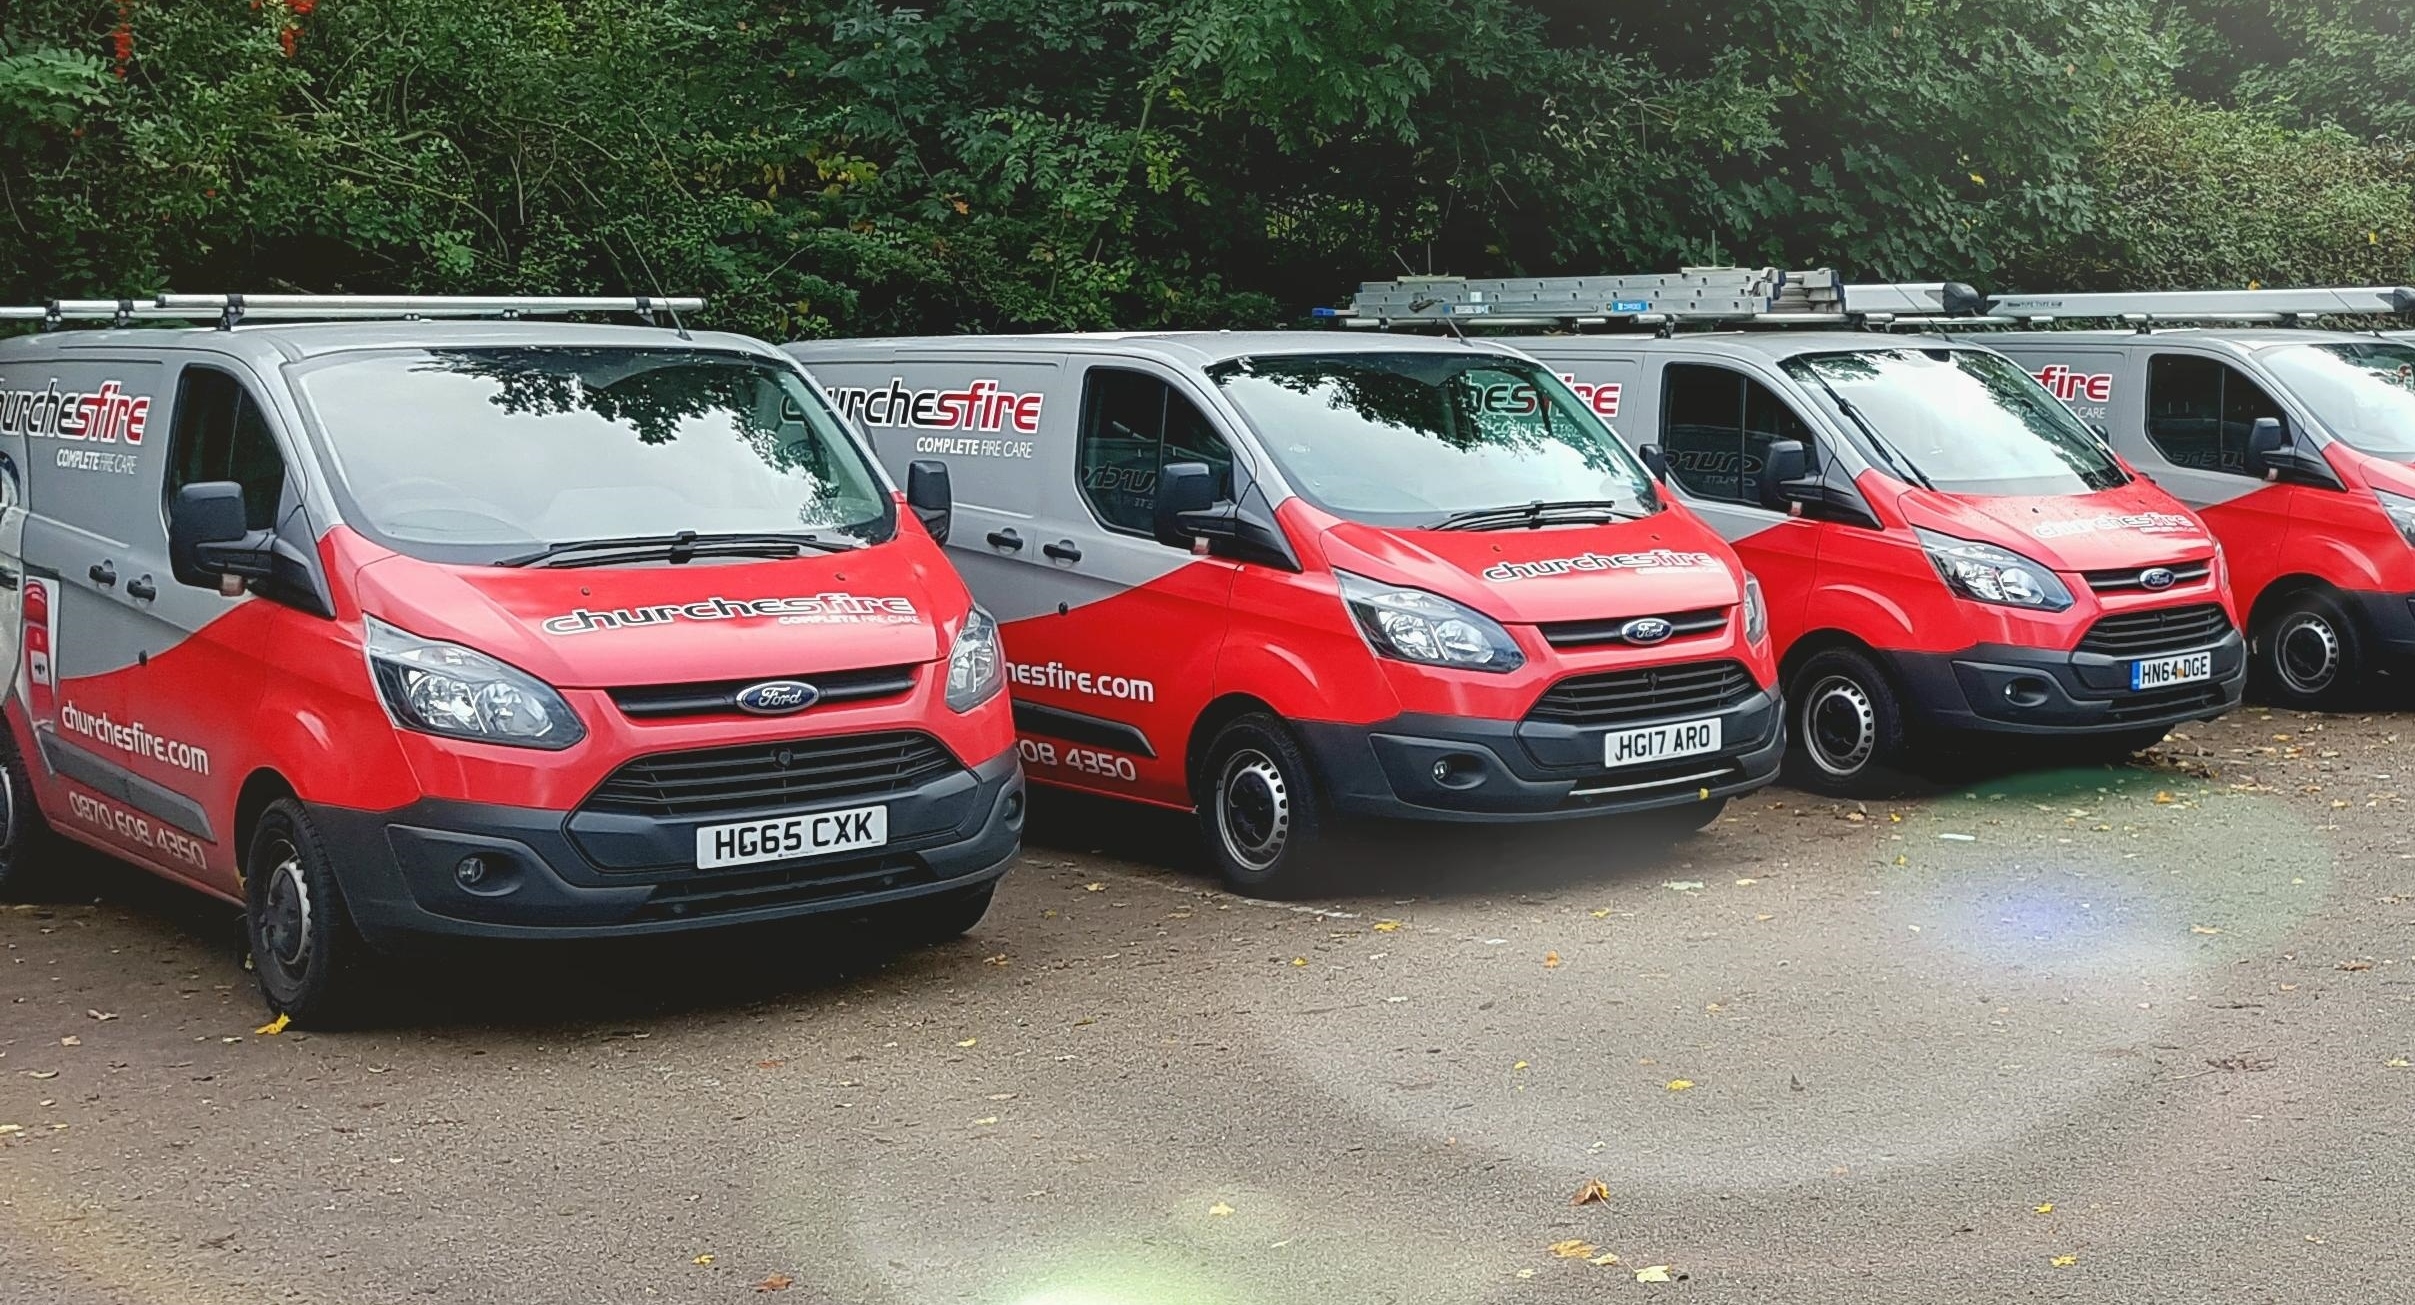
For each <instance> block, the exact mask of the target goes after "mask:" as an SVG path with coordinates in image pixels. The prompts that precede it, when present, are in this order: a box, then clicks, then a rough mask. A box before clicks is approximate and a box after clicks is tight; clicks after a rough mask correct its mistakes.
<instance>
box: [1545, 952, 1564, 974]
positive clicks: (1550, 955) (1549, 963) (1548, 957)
mask: <svg viewBox="0 0 2415 1305" xmlns="http://www.w3.org/2000/svg"><path fill="white" fill-rule="evenodd" d="M1543 968H1544V969H1546V970H1556V969H1558V968H1560V954H1559V953H1558V952H1545V953H1543Z"/></svg>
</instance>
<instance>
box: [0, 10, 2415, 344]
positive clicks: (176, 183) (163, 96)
mask: <svg viewBox="0 0 2415 1305" xmlns="http://www.w3.org/2000/svg"><path fill="white" fill-rule="evenodd" d="M2405 8H2406V6H2404V5H2402V4H2398V3H2395V2H2393V0H2364V2H2363V3H2356V2H2352V0H2271V2H2270V3H2264V2H2263V0H1730V2H1729V3H1720V4H1702V3H1683V2H1680V0H1633V2H1631V3H1626V4H1621V5H1617V6H1607V5H1602V4H1599V3H1593V2H1591V0H1103V2H1102V0H928V3H926V4H923V5H920V6H913V7H909V6H905V5H900V4H895V3H881V2H879V0H489V2H488V3H482V4H471V5H465V4H460V3H458V2H457V0H6V2H5V3H0V150H5V151H6V158H5V160H4V161H0V200H5V205H6V210H5V212H4V213H0V302H23V301H28V300H37V299H42V298H48V297H53V296H62V295H114V294H137V293H148V292H152V291H155V290H157V289H160V288H163V287H171V286H172V287H175V288H179V289H185V290H197V289H218V288H233V289H247V290H254V291H261V290H276V289H312V290H356V291H359V290H422V291H464V290H482V291H486V290H523V291H539V290H543V291H585V290H607V289H608V290H615V291H620V290H644V289H647V288H650V287H653V286H657V285H659V286H661V287H664V288H666V289H677V290H681V291H688V290H695V291H702V292H704V293H707V294H710V295H712V296H713V297H714V299H715V301H716V310H715V316H716V318H717V319H718V320H719V321H720V322H722V323H725V324H730V325H735V326H740V327H743V328H746V329H750V330H754V331H757V332H761V333H764V334H768V335H773V336H788V335H797V334H812V333H830V332H847V333H865V332H901V331H926V330H935V331H952V330H961V329H977V328H984V327H999V326H1035V327H1051V328H1054V327H1101V326H1109V325H1125V326H1152V325H1192V326H1223V325H1237V324H1255V323H1278V322H1283V321H1288V320H1296V319H1297V317H1298V316H1299V314H1300V313H1302V312H1303V311H1304V310H1305V309H1306V308H1307V307H1308V306H1310V305H1311V304H1314V303H1318V302H1331V301H1332V300H1334V299H1335V298H1337V297H1338V296H1340V295H1343V294H1346V293H1347V291H1348V289H1349V287H1350V286H1351V284H1353V283H1354V282H1355V281H1357V280H1358V279H1360V278H1362V277H1367V276H1388V275H1394V274H1397V273H1398V272H1400V271H1402V270H1403V269H1408V270H1417V271H1423V270H1428V269H1433V270H1454V271H1464V272H1528V273H1537V272H1554V271H1593V270H1603V269H1612V268H1619V269H1642V268H1658V267H1667V266H1672V265H1674V264H1676V263H1679V262H1688V261H1691V262H1701V261H1749V262H1765V261H1766V262H1783V263H1792V264H1796V265H1808V264H1814V263H1834V264H1836V265H1839V266H1842V267H1844V268H1846V269H1848V270H1849V271H1851V272H1852V273H1854V274H1856V275H1862V276H1885V277H1914V278H1923V279H1926V278H1933V277H1941V276H1951V277H1955V278H1959V279H1968V280H1973V281H1977V282H1980V283H1983V284H1996V285H2010V284H2015V283H2023V284H2043V281H2042V280H2041V278H2046V279H2053V278H2066V279H2080V280H2085V281H2087V282H2089V283H2091V284H2114V283H2154V284H2182V283H2207V284H2211V283H2215V282H2220V281H2230V282H2238V281H2244V280H2246V279H2248V278H2251V277H2252V278H2261V279H2264V280H2267V281H2279V280H2287V279H2309V278H2328V277H2334V276H2347V275H2350V274H2351V273H2353V275H2354V276H2357V277H2365V276H2374V275H2381V274H2383V273H2384V272H2386V270H2387V269H2390V268H2393V267H2399V268H2403V267H2404V266H2405V264H2406V259H2407V243H2406V242H2407V219H2408V199H2407V189H2406V181H2407V177H2408V170H2407V168H2406V167H2405V166H2404V165H2403V155H2402V154H2400V153H2398V152H2396V147H2394V146H2391V145H2389V144H2387V143H2386V142H2377V141H2376V140H2374V139H2373V138H2374V137H2377V136H2380V135H2384V134H2386V133H2389V132H2392V131H2399V130H2402V129H2403V127H2404V124H2406V123H2407V121H2408V120H2409V113H2410V109H2409V104H2410V102H2415V92H2411V91H2410V90H2409V89H2408V87H2409V82H2408V80H2407V78H2406V77H2405V76H2404V75H2403V74H2404V73H2405V71H2406V68H2405V66H2404V60H2405V59H2407V58H2409V57H2415V56H2409V55H2408V53H2407V51H2408V49H2409V44H2408V41H2407V39H2406V37H2405V26H2406V24H2405V16H2404V13H2403V12H2402V11H2403V10H2404V9H2405ZM2393 23H2395V24H2396V26H2393V25H2392V24H2393ZM2259 32H2262V33H2264V34H2263V35H2262V36H2258V33H2259ZM2393 61H2396V62H2393ZM2393 68H2395V69H2397V70H2398V71H2397V72H2392V71H2390V70H2391V69H2393ZM2176 78H2177V79H2178V80H2177V81H2176V80H2175V79H2176ZM2177 90H2187V91H2189V92H2191V93H2193V94H2195V95H2197V96H2199V97H2201V98H2203V99H2204V100H2205V101H2206V102H2205V103H2203V104H2196V103H2189V104H2183V103H2177V102H2175V94H2176V91H2177ZM2333 123H2335V124H2337V125H2336V126H2326V125H2324V124H2333ZM2293 133H2302V134H2293ZM2398 275H2402V276H2403V275H2407V273H2405V272H2400V273H2398Z"/></svg>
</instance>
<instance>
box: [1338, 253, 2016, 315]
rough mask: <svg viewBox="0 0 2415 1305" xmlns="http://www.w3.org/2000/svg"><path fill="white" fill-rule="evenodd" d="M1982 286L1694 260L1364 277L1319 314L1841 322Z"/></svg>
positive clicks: (1958, 305)
mask: <svg viewBox="0 0 2415 1305" xmlns="http://www.w3.org/2000/svg"><path fill="white" fill-rule="evenodd" d="M1980 302H1981V301H1980V298H1979V295H1978V292H1977V291H1975V290H1972V289H1971V288H1970V287H1969V286H1966V285H1960V284H1958V283H1954V282H1931V283H1926V284H1904V285H1876V284H1873V285H1847V284H1845V283H1844V280H1843V278H1841V277H1840V276H1838V275H1837V273H1836V272H1835V271H1834V270H1833V269H1827V268H1822V269H1818V270H1815V271H1786V270H1783V269H1779V268H1766V267H1764V268H1742V267H1689V268H1684V269H1681V270H1679V271H1677V272H1674V273H1644V274H1636V275H1625V276H1559V277H1493V278H1470V277H1455V276H1412V277H1403V278H1400V279H1399V280H1394V281H1368V282H1364V283H1362V284H1361V285H1360V286H1359V290H1358V294H1357V295H1356V296H1355V297H1354V298H1353V299H1352V300H1351V302H1350V304H1349V305H1348V306H1347V307H1344V308H1319V309H1317V310H1316V316H1318V317H1320V318H1327V319H1334V320H1339V321H1341V322H1342V323H1343V324H1345V325H1350V326H1387V325H1390V324H1392V323H1395V322H1406V323H1420V322H1452V323H1464V324H1468V325H1485V326H1510V325H1516V326H1531V325H1537V324H1543V325H1554V324H1561V323H1577V324H1584V323H1593V322H1609V321H1625V322H1630V323H1633V324H1635V325H1645V326H1649V325H1667V324H1673V323H1677V322H1688V321H1691V322H1721V323H1728V324H1740V323H1743V324H1763V325H1781V324H1782V325H1841V324H1846V323H1855V322H1863V321H1868V322H1871V323H1874V324H1875V323H1879V322H1884V321H1889V320H1892V319H1894V318H1896V317H1897V316H1899V315H1902V314H1917V315H1924V316H1926V315H1935V316H1956V317H1959V316H1964V315H1967V314H1970V313H1974V312H1976V311H1978V309H1979V307H1980Z"/></svg>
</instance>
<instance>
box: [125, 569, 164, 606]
mask: <svg viewBox="0 0 2415 1305" xmlns="http://www.w3.org/2000/svg"><path fill="white" fill-rule="evenodd" d="M126 597H128V598H135V599H140V600H141V601H143V602H146V603H147V602H150V601H151V600H152V599H154V598H157V597H159V586H158V585H155V584H152V583H151V577H149V576H147V575H143V576H136V577H135V578H133V579H132V580H128V581H127V582H126Z"/></svg>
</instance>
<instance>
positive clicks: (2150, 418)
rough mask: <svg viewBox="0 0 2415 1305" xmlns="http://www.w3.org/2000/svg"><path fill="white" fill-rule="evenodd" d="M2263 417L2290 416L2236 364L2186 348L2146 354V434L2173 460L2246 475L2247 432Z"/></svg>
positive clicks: (2284, 418)
mask: <svg viewBox="0 0 2415 1305" xmlns="http://www.w3.org/2000/svg"><path fill="white" fill-rule="evenodd" d="M2258 417H2271V418H2274V419H2276V420H2279V421H2287V420H2288V417H2287V416H2285V415H2284V414H2283V413H2282V412H2281V405H2279V404H2277V403H2275V402H2273V401H2272V397H2271V396H2270V395H2267V394H2266V393H2264V391H2263V390H2262V389H2260V388H2258V387H2257V385H2256V383H2255V382H2254V381H2251V380H2249V379H2247V378H2246V377H2245V376H2242V375H2240V374H2239V372H2238V371H2237V369H2235V368H2233V367H2231V366H2229V365H2227V364H2225V363H2221V362H2217V361H2216V360H2214V359H2212V358H2195V357H2191V356H2189V355H2187V354H2176V353H2161V354H2157V355H2155V356H2154V357H2153V358H2150V359H2148V360H2147V439H2148V440H2149V441H2150V442H2152V443H2153V444H2154V445H2155V448H2156V450H2157V451H2158V452H2160V453H2162V454H2163V456H2164V458H2165V460H2166V461H2169V462H2170V463H2171V464H2172V465H2173V466H2175V467H2188V468H2191V469H2192V470H2196V471H2227V472H2229V473H2231V474H2232V475H2237V476H2244V475H2246V474H2247V436H2248V433H2249V432H2250V431H2252V430H2254V429H2255V426H2256V419H2257V418H2258Z"/></svg>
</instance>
